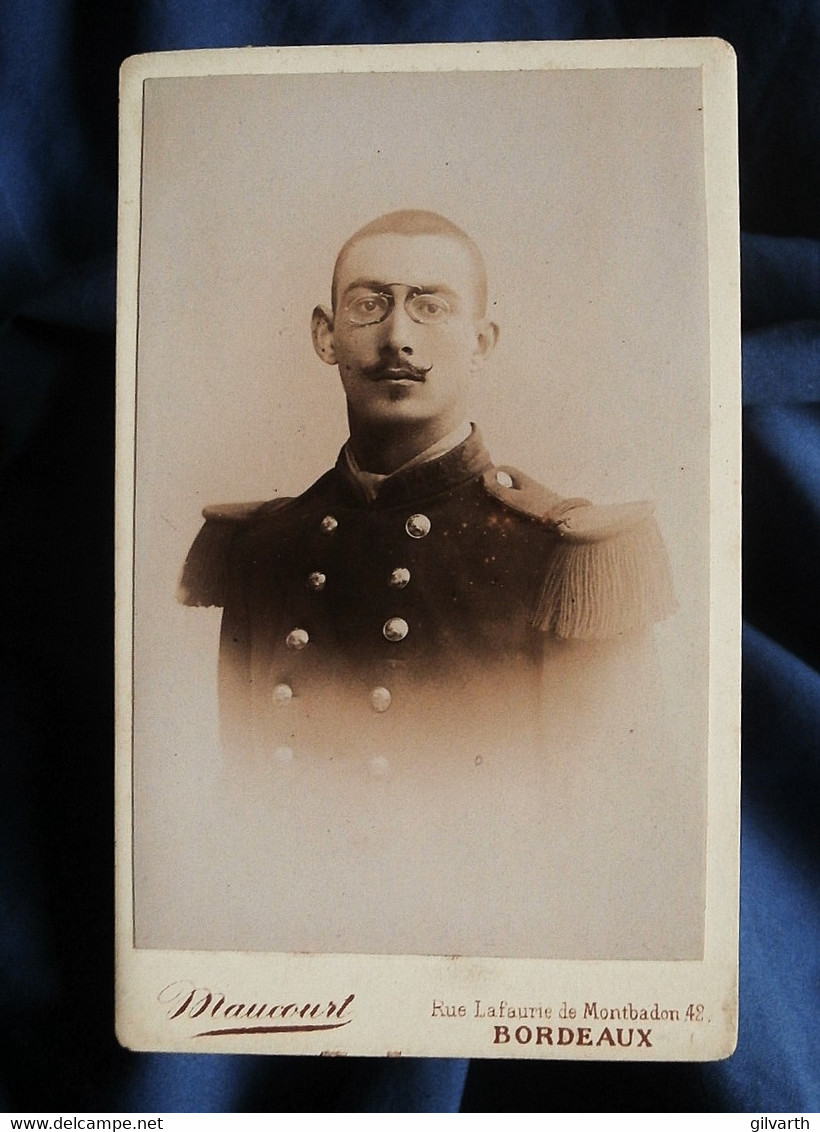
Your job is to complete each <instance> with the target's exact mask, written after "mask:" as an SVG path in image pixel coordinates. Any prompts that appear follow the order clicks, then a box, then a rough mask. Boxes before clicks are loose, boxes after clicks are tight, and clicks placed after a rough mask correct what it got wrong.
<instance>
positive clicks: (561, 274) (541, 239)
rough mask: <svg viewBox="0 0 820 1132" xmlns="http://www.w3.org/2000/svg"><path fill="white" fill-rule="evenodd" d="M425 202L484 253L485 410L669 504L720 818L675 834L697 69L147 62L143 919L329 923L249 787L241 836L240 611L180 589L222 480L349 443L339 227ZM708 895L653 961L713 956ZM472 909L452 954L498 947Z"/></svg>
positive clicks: (674, 663) (266, 927) (555, 950)
mask: <svg viewBox="0 0 820 1132" xmlns="http://www.w3.org/2000/svg"><path fill="white" fill-rule="evenodd" d="M407 207H414V208H428V209H433V210H435V211H438V212H441V213H443V214H444V215H445V216H447V217H449V218H450V219H452V220H453V221H455V222H456V223H457V224H459V225H460V226H462V227H463V228H464V229H465V230H466V231H467V232H468V233H469V234H470V235H472V236H473V238H474V239H475V241H476V242H477V243H478V245H479V246H480V247H481V249H482V250H483V252H484V255H485V257H486V261H487V268H488V275H489V287H490V301H491V312H492V317H493V318H494V319H495V320H496V321H497V322H498V324H499V325H500V328H501V336H500V340H499V344H498V347H497V350H496V353H495V355H494V356H493V358H492V360H491V362H490V364H489V365H488V367H487V368H486V370H485V371H484V373H483V374H482V375H481V377H480V379H479V380H478V381H477V382H476V385H475V387H474V389H473V391H472V410H471V416H472V418H473V419H474V420H475V421H477V422H478V423H479V425H480V427H481V428H482V431H483V433H484V435H485V439H486V440H487V443H488V446H489V448H490V451H491V453H492V454H493V456H494V458H495V459H496V461H498V462H499V463H509V464H513V465H516V466H518V467H520V468H521V469H522V470H524V471H526V472H527V473H529V474H530V475H532V476H534V477H536V478H538V479H540V480H541V481H542V482H545V483H547V484H548V485H549V486H550V487H551V488H553V489H554V490H557V491H559V492H562V493H564V494H567V495H571V496H586V497H588V498H591V499H593V500H595V501H599V502H612V501H620V500H627V499H637V498H647V497H648V498H653V499H654V500H655V501H656V504H657V514H658V518H659V522H660V525H661V528H662V531H663V534H664V537H665V539H666V542H667V545H668V548H669V551H670V557H671V560H672V565H673V572H674V577H675V584H676V589H677V593H678V597H679V600H680V603H681V609H680V612H679V613H678V614H677V615H676V617H675V618H674V620H673V621H672V622H670V623H669V624H668V625H666V626H663V627H661V628H660V630H659V632H658V640H659V645H660V652H661V659H662V664H663V669H664V672H665V675H666V680H667V683H668V685H669V687H670V688H671V689H672V690H673V693H674V694H673V695H671V696H670V700H669V714H670V718H671V720H672V731H673V734H674V736H675V738H674V743H673V744H672V747H671V748H670V749H667V750H664V751H662V752H659V753H658V758H659V766H661V767H662V766H663V761H664V760H666V759H673V760H674V761H675V763H676V774H675V775H673V776H672V777H673V779H674V780H675V781H678V780H679V779H680V780H682V781H685V782H686V783H687V784H688V786H687V789H688V790H689V791H690V797H689V799H688V802H687V803H686V807H685V808H686V812H688V813H690V814H695V815H696V816H697V817H698V821H696V822H695V823H694V824H695V828H694V829H689V830H687V831H684V833H683V836H685V837H687V838H689V840H690V841H691V842H692V844H694V843H696V842H697V843H701V842H702V840H703V836H704V826H703V791H704V783H705V755H706V752H705V744H706V669H705V664H704V658H703V650H704V647H705V641H706V631H707V626H708V606H707V597H708V588H707V587H708V568H707V567H708V558H707V556H708V539H709V465H708V455H709V447H708V446H709V326H708V316H707V302H708V279H707V265H706V246H707V231H706V219H705V216H706V210H705V191H704V162H703V131H702V115H701V87H700V74H699V72H698V71H696V70H645V69H634V70H606V69H602V70H564V71H556V72H526V71H525V72H494V73H486V72H485V73H457V74H452V73H450V74H421V75H419V74H390V75H384V74H361V75H245V76H216V77H202V78H184V79H152V80H149V81H148V82H147V84H146V90H145V125H144V179H143V198H142V209H143V211H142V229H141V256H140V278H139V336H138V366H137V381H138V387H137V450H136V451H137V467H138V484H137V493H136V504H137V512H136V550H137V572H136V588H135V623H136V642H135V664H136V678H135V736H136V748H135V812H136V820H137V826H136V829H137V834H136V839H135V843H136V844H135V883H136V922H137V940H138V943H140V945H143V946H159V947H190V946H194V947H203V948H207V947H231V946H232V947H255V948H262V949H271V950H275V949H278V948H282V949H290V947H291V946H292V947H293V948H296V949H310V946H311V941H312V938H313V937H312V936H311V931H312V930H313V926H312V920H311V918H310V916H308V917H307V918H306V919H305V920H304V922H303V923H302V924H301V925H300V924H299V923H298V922H297V921H298V920H299V911H298V909H296V908H295V906H294V905H291V904H288V899H289V897H288V895H287V891H286V889H287V886H288V883H290V882H289V881H288V880H287V878H289V877H290V878H292V877H293V876H296V875H298V874H299V862H298V860H297V861H294V860H289V861H288V862H285V861H284V857H285V856H287V855H290V857H293V852H294V851H293V846H292V844H291V845H290V847H289V848H288V847H285V846H284V845H283V842H282V839H281V837H277V834H276V831H275V830H273V831H272V830H271V829H270V828H269V827H268V825H267V824H266V820H265V814H264V811H260V810H258V809H255V810H253V812H251V809H252V807H251V808H250V809H249V812H248V814H247V815H245V817H246V822H245V828H244V832H243V831H240V832H239V834H238V835H236V836H231V837H229V838H226V835H225V831H224V828H223V826H224V810H223V804H222V801H221V798H222V785H221V782H222V780H221V777H220V776H221V774H222V767H221V763H220V758H219V753H218V743H217V739H216V734H217V718H216V700H215V670H216V651H217V643H216V642H217V634H218V625H219V613H218V611H213V610H211V611H201V610H190V609H185V608H183V607H180V606H178V605H177V604H176V603H175V600H174V589H175V584H176V579H177V575H178V572H179V569H180V567H181V564H182V562H183V560H184V557H185V554H186V552H187V549H188V547H189V545H190V542H191V540H192V539H193V537H194V535H195V533H196V531H197V529H198V527H199V523H200V519H199V512H200V509H201V507H202V506H203V505H204V504H206V503H211V502H223V501H232V500H253V499H259V500H261V499H267V498H271V497H273V496H275V495H293V494H297V493H299V492H301V491H303V490H304V489H305V488H306V487H307V486H308V485H309V484H310V483H311V482H312V481H313V480H314V479H315V478H317V477H318V476H319V475H320V474H321V473H322V472H324V471H325V470H326V469H327V468H328V467H330V466H331V465H332V463H333V462H334V460H335V456H336V453H337V451H338V448H339V447H340V445H341V444H342V443H343V441H344V439H345V436H346V427H345V413H344V399H343V396H342V393H341V389H340V386H339V383H338V375H337V373H336V371H335V370H333V369H331V368H330V367H327V366H325V365H323V364H322V363H321V362H320V361H319V360H318V359H317V358H316V356H315V354H314V353H313V349H312V346H311V343H310V332H309V319H310V313H311V310H312V308H313V306H314V305H315V304H316V303H317V302H325V303H327V302H329V292H330V277H331V272H332V267H333V262H334V258H335V255H336V252H337V250H338V248H339V247H340V245H341V244H342V243H343V242H344V240H345V239H346V238H347V237H348V236H349V235H350V234H351V233H352V232H353V231H355V230H356V229H357V228H358V227H360V226H361V225H362V224H364V223H366V222H367V221H368V220H370V219H372V218H373V217H375V216H377V215H379V214H380V213H383V212H388V211H390V210H393V209H397V208H407ZM671 780H672V779H670V781H671ZM671 805H672V802H671V800H670V806H671ZM304 821H305V825H309V824H310V821H311V817H310V812H309V799H306V808H305V815H304ZM551 821H552V823H553V828H554V827H555V821H556V818H555V814H554V813H553V815H552V817H551ZM559 825H560V822H559ZM226 844H230V847H231V848H230V854H229V856H230V857H231V860H230V864H229V865H226V863H225V845H226ZM297 855H298V854H297ZM522 863H524V858H523V857H522ZM352 864H353V865H354V866H355V862H352ZM320 871H321V870H320V867H319V866H317V868H316V870H315V872H316V876H319V875H320ZM277 876H280V877H281V878H283V879H282V881H281V885H280V888H281V891H279V890H276V891H275V892H274V895H273V896H271V885H273V886H274V889H276V880H275V878H276V877H277ZM316 883H320V882H319V881H316ZM569 883H570V885H571V883H572V878H569ZM354 887H355V886H354ZM399 887H401V886H399ZM489 890H490V891H492V884H490V885H489ZM690 896H691V899H690V900H689V901H688V903H687V902H686V901H684V904H685V907H683V908H682V909H681V910H680V911H679V912H678V913H676V914H675V915H674V916H673V917H672V918H671V919H670V924H669V926H668V930H667V934H666V936H665V937H664V940H662V941H660V942H659V943H658V944H657V951H656V954H657V957H675V956H677V955H680V956H683V955H687V956H692V955H694V954H697V953H698V949H699V947H700V941H701V939H702V935H701V932H702V917H703V907H702V887H700V886H699V885H697V884H696V885H695V886H694V887H693V888H692V889H691V892H690ZM397 899H398V898H397ZM613 908H614V902H613ZM283 909H284V910H283ZM354 913H355V908H354ZM613 914H616V915H619V916H621V917H626V918H627V919H628V916H629V914H630V913H629V911H628V910H627V911H626V912H623V911H620V912H617V913H616V912H613ZM401 918H402V913H401V907H398V908H397V911H396V912H395V915H394V919H395V920H396V923H398V927H396V926H395V925H394V927H393V929H392V931H393V934H392V936H390V937H389V938H388V937H386V936H385V937H383V936H381V935H379V933H378V931H377V930H376V928H375V927H374V929H373V931H374V933H375V934H374V936H373V947H374V948H375V949H380V950H395V951H403V950H419V949H421V950H426V947H425V946H424V942H423V934H422V935H419V934H414V930H411V929H409V928H408V929H407V931H405V932H403V930H402V927H401V922H400V921H401ZM477 918H478V919H481V918H486V909H484V910H483V911H481V912H479V913H477ZM553 919H555V917H553ZM285 920H287V923H285V922H284V921H285ZM431 930H433V929H431ZM294 932H295V934H296V938H295V941H294ZM465 932H466V934H465V936H464V939H463V940H462V941H461V943H462V944H463V946H461V947H459V948H458V949H459V950H462V951H470V950H472V949H473V948H474V947H477V948H480V947H481V946H482V941H481V939H480V938H478V937H477V936H475V932H474V931H473V929H472V928H469V927H468V928H467V929H465ZM471 932H473V934H472V935H471V934H470V933H471ZM627 935H628V933H627ZM616 936H617V939H616V942H615V943H612V944H606V945H602V946H604V948H605V950H606V948H607V947H608V948H609V951H608V952H607V954H606V955H602V956H601V957H618V956H619V955H621V954H623V955H624V956H627V955H631V954H632V952H631V951H630V947H633V950H634V945H633V944H623V943H622V942H621V943H619V942H617V941H618V940H620V941H622V940H623V939H624V938H626V936H625V935H624V932H623V931H622V932H621V933H620V934H617V933H616ZM613 938H615V937H613ZM391 940H392V941H393V942H392V944H391ZM457 942H458V941H457ZM367 943H368V939H367V936H366V933H365V938H364V944H363V942H362V938H360V937H357V936H355V934H354V935H352V936H351V937H350V938H349V939H336V940H335V944H336V947H337V949H338V950H350V949H353V950H356V949H359V948H362V947H363V946H365V945H367ZM576 943H577V940H574V938H573V937H572V933H571V932H570V933H569V934H568V935H567V936H566V938H563V937H562V936H561V934H560V932H557V930H556V932H553V934H552V935H551V936H549V935H548V936H547V937H544V936H543V933H542V936H541V938H540V939H539V940H538V941H536V940H533V939H527V938H526V933H525V936H524V937H523V938H522V939H520V940H518V941H516V942H515V943H514V944H513V947H514V948H517V950H515V951H513V952H512V953H515V954H523V955H527V954H532V955H540V954H547V955H558V956H561V955H571V954H574V953H575V951H574V950H573V949H574V947H575V945H576ZM319 944H320V945H321V946H326V945H327V941H323V940H321V939H320V940H319ZM619 948H621V950H620V951H619ZM433 949H435V948H433ZM647 957H651V956H647Z"/></svg>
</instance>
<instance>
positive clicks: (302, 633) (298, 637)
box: [285, 629, 310, 652]
mask: <svg viewBox="0 0 820 1132" xmlns="http://www.w3.org/2000/svg"><path fill="white" fill-rule="evenodd" d="M309 640H310V637H309V636H308V632H307V629H291V631H290V632H289V633H288V635H287V636H286V637H285V644H286V645H287V646H288V648H289V649H296V651H297V652H298V651H299V649H303V648H304V647H305V645H306V644H307V643H308V641H309Z"/></svg>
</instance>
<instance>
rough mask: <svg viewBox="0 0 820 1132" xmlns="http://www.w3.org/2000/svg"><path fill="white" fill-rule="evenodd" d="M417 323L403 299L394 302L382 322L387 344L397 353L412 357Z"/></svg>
mask: <svg viewBox="0 0 820 1132" xmlns="http://www.w3.org/2000/svg"><path fill="white" fill-rule="evenodd" d="M415 325H416V324H415V323H414V322H413V320H412V318H411V317H410V315H409V314H408V313H407V311H406V309H405V306H404V302H403V300H401V299H399V300H398V301H397V302H395V303H394V304H393V309H392V310H391V311H390V314H389V315H388V316H387V318H386V319H385V320H384V322H383V323H382V327H383V328H384V344H385V346H386V347H387V348H388V349H391V350H394V351H395V352H396V353H397V354H404V356H405V357H412V355H413V341H414V333H413V331H414V328H415Z"/></svg>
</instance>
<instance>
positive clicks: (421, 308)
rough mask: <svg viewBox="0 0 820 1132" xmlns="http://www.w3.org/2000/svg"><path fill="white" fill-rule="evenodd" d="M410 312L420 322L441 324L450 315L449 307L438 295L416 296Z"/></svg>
mask: <svg viewBox="0 0 820 1132" xmlns="http://www.w3.org/2000/svg"><path fill="white" fill-rule="evenodd" d="M412 311H413V314H414V315H415V317H416V318H418V319H419V321H420V322H442V321H444V319H446V318H447V317H448V315H449V314H450V307H449V305H448V303H447V302H446V301H445V300H444V299H442V298H439V297H438V295H416V297H415V298H414V299H413V301H412Z"/></svg>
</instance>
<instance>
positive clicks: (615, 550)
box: [533, 500, 677, 640]
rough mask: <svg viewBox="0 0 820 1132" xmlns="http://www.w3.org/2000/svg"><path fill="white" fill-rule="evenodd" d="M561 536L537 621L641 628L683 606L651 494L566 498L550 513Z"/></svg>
mask: <svg viewBox="0 0 820 1132" xmlns="http://www.w3.org/2000/svg"><path fill="white" fill-rule="evenodd" d="M545 521H546V522H548V523H549V525H550V526H551V527H552V528H553V530H554V532H555V535H556V544H555V547H554V550H553V552H552V554H551V555H550V557H549V560H548V562H547V566H546V571H545V576H544V580H543V585H542V587H541V592H540V596H539V601H538V606H537V609H536V611H535V615H534V617H533V624H534V625H535V626H536V627H537V628H539V629H542V630H545V631H548V632H551V633H553V634H554V635H555V636H557V637H561V638H565V639H569V638H575V639H587V640H596V639H597V640H604V639H608V638H613V637H618V636H621V635H623V634H626V633H634V632H639V631H641V630H643V629H646V628H648V627H649V626H650V625H652V624H653V623H654V622H656V621H662V620H664V619H665V618H667V617H670V616H671V615H672V614H673V613H674V612H675V610H676V608H677V602H676V601H675V594H674V588H673V584H672V573H671V569H670V566H669V559H668V557H667V554H666V547H665V546H664V543H663V538H662V536H661V532H660V530H659V528H658V524H657V522H656V520H655V516H654V506H653V504H652V503H651V502H650V501H648V500H642V501H640V502H635V503H620V504H609V505H600V504H591V503H586V502H584V501H580V500H566V501H564V502H563V504H561V505H558V506H557V507H556V508H555V509H554V510H553V511H552V512H551V514H550V515H549V516H548V517H547V518H546V519H545Z"/></svg>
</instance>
